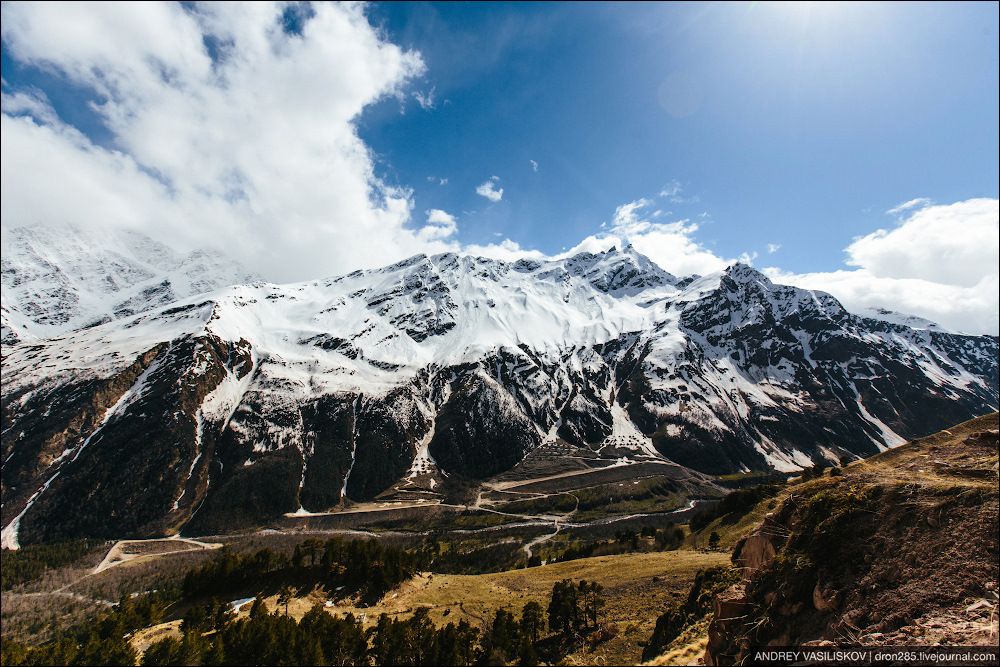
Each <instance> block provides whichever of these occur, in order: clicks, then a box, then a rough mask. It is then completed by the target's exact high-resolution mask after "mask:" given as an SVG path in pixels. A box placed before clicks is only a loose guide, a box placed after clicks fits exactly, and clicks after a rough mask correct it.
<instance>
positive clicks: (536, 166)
mask: <svg viewBox="0 0 1000 667" xmlns="http://www.w3.org/2000/svg"><path fill="white" fill-rule="evenodd" d="M528 162H530V163H531V168H532V169H533V170H534V171H538V163H537V162H535V161H534V160H528Z"/></svg>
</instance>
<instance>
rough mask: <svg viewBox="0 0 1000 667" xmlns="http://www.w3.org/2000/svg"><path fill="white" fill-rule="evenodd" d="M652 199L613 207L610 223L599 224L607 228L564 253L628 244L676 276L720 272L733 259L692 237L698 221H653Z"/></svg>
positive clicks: (604, 248) (602, 249) (590, 250)
mask: <svg viewBox="0 0 1000 667" xmlns="http://www.w3.org/2000/svg"><path fill="white" fill-rule="evenodd" d="M654 203H655V202H654V201H653V200H652V199H646V198H641V199H637V200H635V201H632V202H629V203H627V204H622V205H621V206H619V207H618V208H616V209H615V212H614V215H613V216H612V219H611V222H610V223H604V224H602V225H601V227H602V229H606V230H607V231H606V232H604V233H602V234H600V235H598V236H590V237H587V238H586V239H584V240H583V241H582V242H581V243H579V244H578V245H577V246H576V247H574V248H573V249H572V250H569V251H567V252H566V253H565V254H566V255H571V254H573V253H575V252H603V251H605V250H607V249H608V248H610V247H612V246H616V245H617V246H622V245H626V244H628V243H631V244H632V245H633V246H634V247H635V249H636V250H638V251H639V252H641V253H642V254H644V255H646V256H648V257H649V258H650V259H652V260H653V261H654V262H656V263H657V264H659V265H660V266H661V267H662V268H663V269H665V270H667V271H669V272H671V273H673V274H675V275H679V276H685V275H691V274H705V273H711V272H712V271H719V270H722V269H724V268H725V267H726V266H728V265H729V264H731V263H732V262H734V261H735V260H733V259H724V258H722V257H719V256H718V255H716V254H715V253H713V252H712V251H711V250H708V249H706V248H705V247H704V246H702V245H701V244H700V243H698V242H697V241H695V240H694V234H695V232H697V231H698V224H697V223H694V222H691V221H690V220H689V219H683V220H678V221H674V222H653V221H651V220H650V219H649V218H659V217H662V214H661V215H659V216H657V215H656V214H657V212H658V211H656V210H654V211H652V212H649V209H650V208H651V207H652V206H653V205H654Z"/></svg>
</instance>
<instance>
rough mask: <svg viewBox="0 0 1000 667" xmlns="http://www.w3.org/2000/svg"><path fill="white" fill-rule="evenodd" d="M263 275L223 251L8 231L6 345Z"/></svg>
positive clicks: (47, 230) (125, 238) (66, 228)
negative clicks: (246, 267) (183, 249)
mask: <svg viewBox="0 0 1000 667" xmlns="http://www.w3.org/2000/svg"><path fill="white" fill-rule="evenodd" d="M259 279H260V277H259V276H257V275H255V274H254V273H252V272H250V271H247V270H246V269H244V268H242V267H241V266H239V264H237V263H236V262H234V261H233V260H231V259H229V258H227V257H224V256H223V255H221V254H220V253H218V252H214V251H204V250H196V251H193V252H188V253H184V252H178V251H176V250H174V249H173V248H170V247H168V246H166V245H164V244H163V243H160V242H158V241H154V240H153V239H151V238H149V237H148V236H145V235H144V234H140V233H138V232H131V231H122V230H112V229H106V230H86V229H83V228H80V227H75V226H72V225H52V226H36V227H12V228H10V229H5V230H4V232H3V258H2V259H0V280H2V290H3V304H2V306H0V342H2V343H3V345H13V344H15V343H18V342H22V341H30V340H37V339H40V338H50V337H52V336H56V335H59V334H62V333H66V332H69V331H74V330H77V329H81V328H85V327H89V326H94V325H96V324H102V323H104V322H110V321H112V320H119V319H122V318H123V317H130V316H132V315H135V314H136V313H141V312H144V311H147V310H149V309H151V308H157V307H160V306H165V305H167V304H170V303H173V302H174V301H176V300H177V299H183V298H186V297H189V296H193V295H195V294H202V293H204V292H210V291H212V290H216V289H219V288H220V287H228V286H229V285H234V284H239V283H247V282H253V281H255V280H259Z"/></svg>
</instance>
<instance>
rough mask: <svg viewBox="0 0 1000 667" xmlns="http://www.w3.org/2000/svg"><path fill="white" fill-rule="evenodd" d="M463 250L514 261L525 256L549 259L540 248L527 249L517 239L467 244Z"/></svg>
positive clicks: (482, 255) (472, 253) (481, 255)
mask: <svg viewBox="0 0 1000 667" xmlns="http://www.w3.org/2000/svg"><path fill="white" fill-rule="evenodd" d="M462 251H463V252H467V253H469V254H471V255H477V256H480V257H492V258H493V259H499V260H503V261H505V262H513V261H516V260H519V259H523V258H526V257H527V258H530V259H537V260H544V259H548V258H547V257H546V256H545V255H544V254H543V253H541V252H539V251H538V250H526V249H524V248H522V247H521V246H520V244H518V243H517V242H516V241H511V240H510V239H504V240H503V241H501V242H500V243H490V244H489V245H474V244H473V245H467V246H464V247H463V248H462Z"/></svg>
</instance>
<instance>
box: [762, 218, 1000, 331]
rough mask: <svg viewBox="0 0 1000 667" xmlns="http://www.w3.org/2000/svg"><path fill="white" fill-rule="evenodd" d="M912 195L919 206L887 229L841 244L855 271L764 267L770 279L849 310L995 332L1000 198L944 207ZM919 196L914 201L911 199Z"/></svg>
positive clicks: (998, 297) (998, 326)
mask: <svg viewBox="0 0 1000 667" xmlns="http://www.w3.org/2000/svg"><path fill="white" fill-rule="evenodd" d="M927 201H928V200H925V199H924V200H913V201H912V202H907V204H906V205H903V206H902V207H896V209H893V210H892V211H890V213H894V212H898V211H904V210H910V209H917V208H918V207H920V208H919V209H918V210H915V211H914V212H912V213H911V215H910V217H909V218H908V219H906V220H904V221H903V222H902V223H901V224H900V225H899V226H898V227H896V228H895V229H892V230H884V229H880V230H878V231H876V232H874V233H872V234H869V235H867V236H864V237H862V238H859V239H856V240H855V241H854V242H853V243H851V245H850V246H848V247H847V249H846V252H847V253H848V256H849V257H848V260H847V264H848V265H850V266H856V267H858V268H856V269H854V270H840V271H832V272H821V273H805V274H795V273H790V272H786V271H782V270H781V269H778V268H768V269H764V272H765V273H766V274H767V275H768V276H769V277H771V279H772V280H776V281H779V282H784V283H789V284H793V285H798V286H800V287H807V288H810V289H821V290H824V291H827V292H830V293H831V294H833V295H834V296H836V297H837V298H838V299H840V301H841V302H842V303H843V304H844V306H845V307H846V308H847V309H848V310H853V311H859V310H862V309H866V308H888V309H890V310H896V311H899V312H902V313H907V314H911V315H918V316H920V317H925V318H927V319H929V320H932V321H935V322H938V323H940V324H942V325H944V326H945V327H948V328H950V329H955V330H958V331H965V332H969V333H987V334H992V335H996V334H997V333H998V329H1000V324H998V322H1000V306H998V303H1000V288H998V285H1000V278H998V265H1000V201H998V200H996V199H970V200H967V201H963V202H957V203H954V204H947V205H936V206H935V205H928V204H927ZM914 202H917V203H914Z"/></svg>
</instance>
